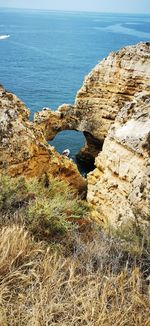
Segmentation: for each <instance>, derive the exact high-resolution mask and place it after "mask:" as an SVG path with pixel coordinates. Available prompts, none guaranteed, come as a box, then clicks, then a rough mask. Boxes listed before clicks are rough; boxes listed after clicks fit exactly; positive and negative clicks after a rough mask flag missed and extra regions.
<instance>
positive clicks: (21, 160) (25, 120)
mask: <svg viewBox="0 0 150 326" xmlns="http://www.w3.org/2000/svg"><path fill="white" fill-rule="evenodd" d="M29 114H30V112H29V110H28V109H27V108H26V107H25V105H24V104H23V103H22V102H21V101H20V100H19V99H18V98H17V97H16V96H15V95H13V94H11V93H9V92H7V91H5V90H4V88H3V87H2V86H1V87H0V172H1V173H2V172H6V173H8V174H10V175H11V176H19V175H24V176H25V177H27V178H29V177H38V178H40V177H41V176H42V175H44V174H45V175H46V176H47V177H48V178H52V177H58V178H59V179H65V180H66V181H67V182H68V183H69V184H70V185H71V186H72V187H73V188H74V189H75V190H76V191H78V192H79V193H82V192H84V190H85V186H86V182H85V180H84V178H82V176H81V175H80V174H79V172H78V170H77V167H76V165H75V164H74V163H73V162H72V160H70V159H68V158H66V157H64V156H61V155H59V154H58V153H57V152H56V151H55V149H54V148H53V147H52V146H50V145H49V144H48V143H47V142H46V140H45V137H44V135H43V133H42V131H41V129H40V130H38V128H36V127H35V125H34V124H33V123H32V122H30V121H29Z"/></svg>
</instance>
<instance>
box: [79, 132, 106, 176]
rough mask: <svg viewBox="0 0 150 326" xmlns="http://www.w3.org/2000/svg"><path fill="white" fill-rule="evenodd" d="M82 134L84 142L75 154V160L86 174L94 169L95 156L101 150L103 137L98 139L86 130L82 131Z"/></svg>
mask: <svg viewBox="0 0 150 326" xmlns="http://www.w3.org/2000/svg"><path fill="white" fill-rule="evenodd" d="M83 134H84V136H85V139H86V143H85V146H84V147H83V148H81V149H80V151H79V153H78V154H77V155H76V160H77V163H78V165H79V166H80V167H81V169H84V171H85V174H87V173H89V172H91V171H93V170H94V169H95V158H96V156H97V155H98V154H99V152H101V150H102V147H103V143H104V139H101V140H99V139H97V138H95V137H93V136H92V135H91V134H90V133H89V132H87V131H84V132H83Z"/></svg>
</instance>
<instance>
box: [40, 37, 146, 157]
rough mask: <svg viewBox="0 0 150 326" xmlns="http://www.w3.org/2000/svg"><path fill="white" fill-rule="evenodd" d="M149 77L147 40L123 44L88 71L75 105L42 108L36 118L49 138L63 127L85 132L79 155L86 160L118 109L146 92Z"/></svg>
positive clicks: (96, 148) (98, 146) (97, 148)
mask: <svg viewBox="0 0 150 326" xmlns="http://www.w3.org/2000/svg"><path fill="white" fill-rule="evenodd" d="M149 80H150V43H148V42H146V43H139V44H137V45H134V46H128V47H125V48H123V49H121V50H120V51H118V52H112V53H110V55H109V56H108V57H107V58H106V59H104V60H103V61H101V62H100V63H99V64H98V65H97V66H96V67H95V68H94V69H93V70H92V71H91V73H90V74H89V75H88V76H87V77H86V78H85V80H84V83H83V86H82V88H81V89H80V90H79V92H78V93H77V96H76V101H75V104H74V105H63V106H61V107H60V108H59V109H58V111H56V112H52V111H51V110H46V111H41V112H40V113H37V114H36V116H35V121H36V123H37V124H38V125H39V126H40V125H41V127H42V130H43V131H45V136H46V138H47V139H49V140H50V139H52V138H53V137H54V136H55V135H56V134H57V133H58V132H59V131H62V130H66V129H67V130H71V129H72V130H79V131H82V132H84V134H85V138H86V145H85V148H84V149H82V150H81V152H80V153H79V155H78V158H80V159H81V160H82V159H83V160H84V161H85V162H86V161H88V160H89V158H90V157H91V159H92V158H95V157H96V156H97V155H98V153H99V151H100V150H101V148H102V144H103V141H104V139H105V137H106V136H107V133H108V130H109V128H110V126H111V124H113V123H114V120H115V118H116V115H117V114H118V112H119V110H120V109H121V108H122V107H123V105H124V104H125V103H126V102H128V101H132V99H133V98H134V95H135V93H137V92H141V91H143V90H144V91H145V90H146V88H148V87H149Z"/></svg>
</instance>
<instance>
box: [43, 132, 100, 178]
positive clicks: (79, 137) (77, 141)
mask: <svg viewBox="0 0 150 326" xmlns="http://www.w3.org/2000/svg"><path fill="white" fill-rule="evenodd" d="M85 142H86V138H85V136H84V134H83V133H82V132H80V131H74V130H65V131H61V132H59V133H58V134H57V135H56V136H55V138H54V139H53V140H52V141H49V144H50V145H52V146H54V147H55V149H56V151H57V152H58V153H60V154H62V153H63V151H64V150H65V149H69V150H70V158H71V159H72V160H73V161H74V162H75V163H76V164H77V167H78V170H79V172H80V173H81V174H82V175H84V176H86V174H87V173H88V172H90V171H92V170H93V169H94V161H92V162H91V161H90V162H87V161H86V160H85V161H84V160H83V161H82V160H80V159H79V157H78V153H80V151H81V149H82V148H83V147H84V146H85Z"/></svg>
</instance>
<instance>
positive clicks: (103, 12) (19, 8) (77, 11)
mask: <svg viewBox="0 0 150 326" xmlns="http://www.w3.org/2000/svg"><path fill="white" fill-rule="evenodd" d="M0 8H1V9H6V10H7V9H8V10H9V9H11V10H35V11H51V12H66V13H67V12H68V13H73V12H74V13H95V14H124V15H126V14H128V15H150V12H148V13H147V12H131V11H130V12H122V11H120V12H119V11H117V12H116V11H94V10H69V9H67V10H66V9H47V8H45V9H44V8H28V7H4V6H0Z"/></svg>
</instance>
